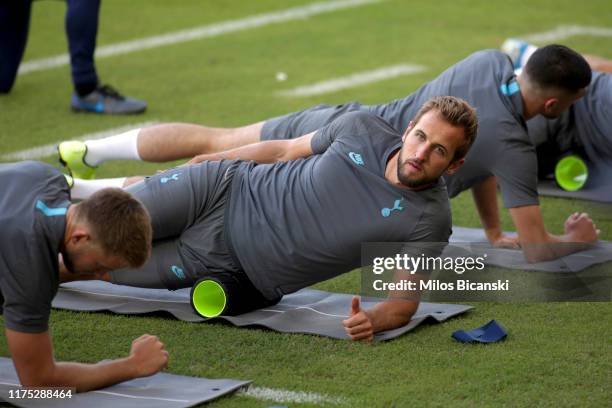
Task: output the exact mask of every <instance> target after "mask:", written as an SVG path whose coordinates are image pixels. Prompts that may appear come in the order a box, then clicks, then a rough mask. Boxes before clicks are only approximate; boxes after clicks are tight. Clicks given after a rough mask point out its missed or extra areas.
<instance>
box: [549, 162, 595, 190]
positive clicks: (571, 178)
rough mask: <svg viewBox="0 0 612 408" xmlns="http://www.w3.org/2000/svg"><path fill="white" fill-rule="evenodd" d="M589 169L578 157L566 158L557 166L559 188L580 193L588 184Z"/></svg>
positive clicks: (556, 173) (556, 177)
mask: <svg viewBox="0 0 612 408" xmlns="http://www.w3.org/2000/svg"><path fill="white" fill-rule="evenodd" d="M588 177H589V169H588V168H587V165H586V163H585V162H584V160H582V159H581V158H580V157H578V156H573V155H572V156H566V157H564V158H563V159H561V160H559V162H558V163H557V165H556V166H555V179H556V180H557V184H559V187H561V188H562V189H564V190H566V191H578V190H580V189H581V188H582V187H583V186H584V184H585V183H586V181H587V179H588Z"/></svg>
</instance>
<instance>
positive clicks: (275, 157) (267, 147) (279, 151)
mask: <svg viewBox="0 0 612 408" xmlns="http://www.w3.org/2000/svg"><path fill="white" fill-rule="evenodd" d="M287 145H288V141H287V140H268V141H264V142H260V143H253V144H250V145H246V146H241V147H237V148H235V149H231V150H226V151H224V152H219V153H211V154H201V155H198V156H196V157H194V159H193V160H192V161H191V162H190V163H199V162H203V161H209V160H235V159H240V160H253V161H256V162H257V163H274V162H277V161H281V160H282V159H283V157H284V154H285V152H286V149H287Z"/></svg>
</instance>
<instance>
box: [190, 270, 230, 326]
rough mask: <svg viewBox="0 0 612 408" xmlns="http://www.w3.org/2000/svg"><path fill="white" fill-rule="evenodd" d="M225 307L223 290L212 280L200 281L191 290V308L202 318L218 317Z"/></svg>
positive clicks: (225, 300)
mask: <svg viewBox="0 0 612 408" xmlns="http://www.w3.org/2000/svg"><path fill="white" fill-rule="evenodd" d="M226 305H227V296H226V294H225V289H224V288H223V285H221V284H220V283H219V282H217V281H216V280H214V279H206V278H205V279H200V280H199V281H197V282H196V284H195V285H193V287H192V288H191V306H192V307H193V308H194V310H195V311H196V312H197V313H198V314H199V315H200V316H202V317H207V318H210V317H216V316H219V315H221V314H222V313H223V311H224V310H225V306H226Z"/></svg>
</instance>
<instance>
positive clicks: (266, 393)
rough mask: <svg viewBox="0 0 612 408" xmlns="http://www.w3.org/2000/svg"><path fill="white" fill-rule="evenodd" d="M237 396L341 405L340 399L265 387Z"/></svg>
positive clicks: (243, 392)
mask: <svg viewBox="0 0 612 408" xmlns="http://www.w3.org/2000/svg"><path fill="white" fill-rule="evenodd" d="M237 394H238V395H244V396H247V397H252V398H256V399H261V400H269V401H274V402H284V403H287V402H289V403H296V404H300V403H301V404H306V403H309V404H335V405H340V404H343V403H344V401H343V399H342V398H338V397H330V396H329V395H324V394H316V393H314V392H304V391H287V390H279V389H275V388H265V387H253V386H251V387H249V388H247V389H246V390H245V389H242V390H240V391H238V392H237Z"/></svg>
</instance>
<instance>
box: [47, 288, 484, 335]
mask: <svg viewBox="0 0 612 408" xmlns="http://www.w3.org/2000/svg"><path fill="white" fill-rule="evenodd" d="M351 299H352V295H347V294H341V293H330V292H325V291H321V290H314V289H302V290H300V291H298V292H296V293H292V294H290V295H286V296H285V297H283V299H282V300H281V302H280V303H278V304H277V305H274V306H271V307H267V308H265V309H260V310H255V311H253V312H249V313H245V314H242V315H240V316H219V317H217V318H216V319H222V320H225V321H228V322H230V323H232V324H233V325H235V326H240V327H242V326H263V327H267V328H269V329H272V330H276V331H280V332H285V333H307V334H318V335H321V336H327V337H332V338H336V339H348V338H349V337H348V336H347V335H346V333H345V332H344V327H343V326H342V320H344V319H346V318H347V314H348V312H349V309H350V305H351ZM375 303H376V302H371V301H363V302H362V307H363V308H365V309H368V308H370V307H372V306H373V305H374V304H375ZM53 307H55V308H57V309H68V310H79V311H101V310H109V311H112V312H115V313H122V314H142V313H151V312H157V311H166V312H169V313H171V314H172V315H174V316H175V317H176V318H178V319H180V320H185V321H190V322H201V321H205V320H206V319H204V318H202V317H200V316H198V315H197V314H196V313H195V312H194V311H193V309H192V308H191V305H190V304H189V289H180V290H177V291H168V290H165V289H141V288H132V287H129V286H121V285H113V284H110V283H107V282H102V281H83V282H70V283H67V284H63V285H62V286H61V287H60V289H59V291H58V293H57V296H56V297H55V299H54V300H53ZM469 309H472V306H466V305H453V304H443V303H425V302H423V303H421V304H420V305H419V308H418V310H417V312H416V313H415V315H414V316H413V317H412V320H410V322H409V323H408V324H407V325H405V326H402V327H400V328H397V329H394V330H389V331H385V332H380V333H377V334H376V340H389V339H392V338H395V337H397V336H400V335H402V334H404V333H406V332H408V331H410V330H412V329H414V328H415V327H416V326H418V325H419V324H421V323H422V322H424V321H426V320H431V321H434V322H436V321H437V322H442V321H444V320H447V319H449V318H451V317H453V316H456V315H459V314H461V313H464V312H466V311H467V310H469Z"/></svg>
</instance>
